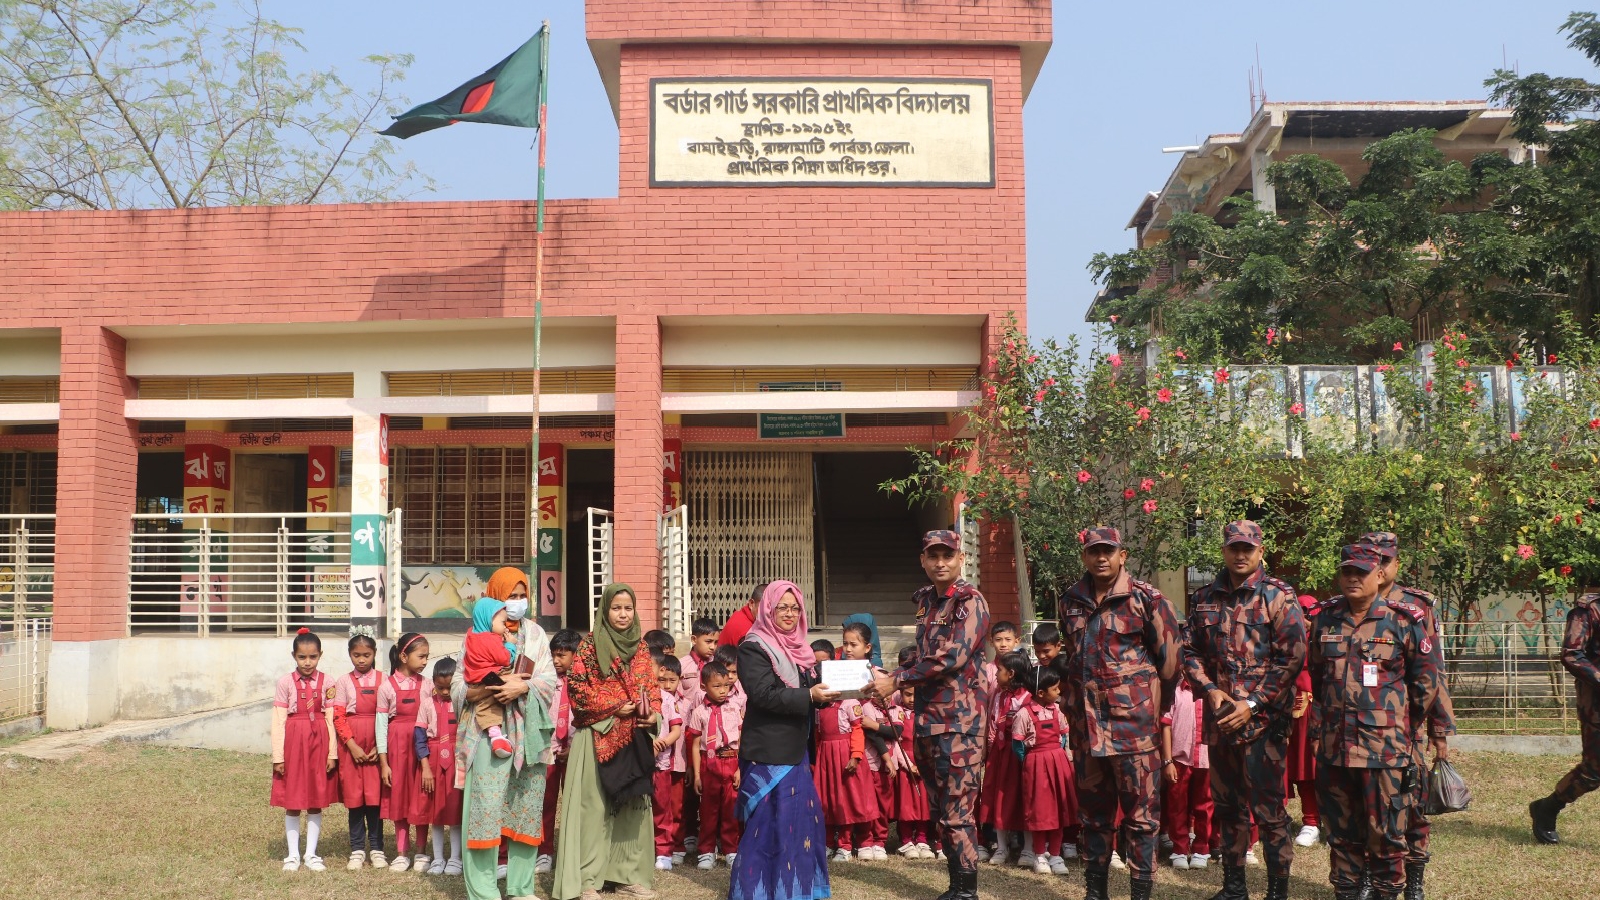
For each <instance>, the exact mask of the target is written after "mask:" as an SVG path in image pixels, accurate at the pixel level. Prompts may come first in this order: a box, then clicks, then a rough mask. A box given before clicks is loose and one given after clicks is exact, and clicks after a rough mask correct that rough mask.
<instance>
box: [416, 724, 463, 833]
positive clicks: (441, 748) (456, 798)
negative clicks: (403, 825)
mask: <svg viewBox="0 0 1600 900" xmlns="http://www.w3.org/2000/svg"><path fill="white" fill-rule="evenodd" d="M417 727H418V728H421V729H423V732H424V733H425V734H426V735H427V737H428V758H427V759H424V760H422V765H425V766H428V767H429V768H430V769H432V771H433V793H431V794H427V793H425V794H423V797H424V798H425V799H426V803H425V804H424V807H425V808H424V811H423V812H422V813H419V814H418V815H417V816H416V817H415V818H413V819H412V820H411V821H412V824H414V825H460V824H461V789H460V788H458V787H456V734H457V727H456V709H455V705H454V704H452V703H451V702H450V698H449V697H439V696H430V697H429V698H428V700H427V702H424V703H423V704H422V710H421V712H420V713H418V715H417Z"/></svg>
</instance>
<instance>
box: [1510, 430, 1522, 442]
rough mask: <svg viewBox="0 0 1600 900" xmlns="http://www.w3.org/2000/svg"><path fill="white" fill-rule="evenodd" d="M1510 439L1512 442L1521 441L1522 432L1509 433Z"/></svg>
mask: <svg viewBox="0 0 1600 900" xmlns="http://www.w3.org/2000/svg"><path fill="white" fill-rule="evenodd" d="M1511 439H1512V440H1513V441H1520V440H1522V432H1520V431H1513V432H1511Z"/></svg>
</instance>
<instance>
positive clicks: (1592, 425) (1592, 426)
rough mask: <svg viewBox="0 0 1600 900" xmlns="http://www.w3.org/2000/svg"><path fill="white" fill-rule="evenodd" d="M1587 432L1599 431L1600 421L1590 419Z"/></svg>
mask: <svg viewBox="0 0 1600 900" xmlns="http://www.w3.org/2000/svg"><path fill="white" fill-rule="evenodd" d="M1589 430H1590V431H1600V419H1590V420H1589Z"/></svg>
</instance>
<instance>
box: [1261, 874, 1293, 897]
mask: <svg viewBox="0 0 1600 900" xmlns="http://www.w3.org/2000/svg"><path fill="white" fill-rule="evenodd" d="M1262 900H1289V870H1288V869H1285V870H1283V871H1282V872H1273V871H1271V870H1270V869H1269V870H1268V871H1267V895H1266V896H1265V897H1263V898H1262Z"/></svg>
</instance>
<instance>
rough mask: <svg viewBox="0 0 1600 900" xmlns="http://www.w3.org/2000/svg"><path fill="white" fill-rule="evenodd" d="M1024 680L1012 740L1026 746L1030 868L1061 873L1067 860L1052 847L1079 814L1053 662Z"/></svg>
mask: <svg viewBox="0 0 1600 900" xmlns="http://www.w3.org/2000/svg"><path fill="white" fill-rule="evenodd" d="M1027 684H1028V687H1029V688H1030V689H1031V691H1032V694H1031V696H1030V697H1029V698H1028V700H1027V702H1025V703H1023V704H1022V706H1021V707H1020V708H1019V709H1018V710H1017V713H1016V715H1015V716H1014V717H1013V719H1012V723H1011V738H1012V740H1014V741H1016V742H1017V743H1018V744H1020V745H1021V746H1022V747H1023V748H1025V755H1024V757H1023V760H1022V793H1023V795H1024V796H1025V797H1026V798H1027V802H1026V803H1025V804H1024V811H1023V817H1024V819H1026V824H1027V826H1028V833H1029V834H1031V835H1032V836H1033V852H1034V854H1035V857H1036V859H1035V861H1034V864H1033V870H1034V871H1035V872H1037V873H1039V874H1041V875H1050V874H1052V873H1053V874H1056V875H1065V874H1067V864H1066V862H1065V861H1064V860H1063V859H1062V858H1061V856H1060V855H1058V853H1057V851H1058V850H1059V849H1060V847H1061V831H1062V829H1063V828H1064V827H1065V826H1066V823H1067V822H1069V821H1075V820H1076V819H1077V817H1078V804H1077V794H1076V792H1075V791H1074V790H1073V787H1072V766H1071V764H1070V763H1068V762H1067V751H1066V750H1065V749H1064V748H1063V746H1062V739H1063V738H1064V737H1065V736H1066V721H1065V717H1064V716H1063V715H1062V712H1061V708H1060V707H1059V706H1058V705H1057V704H1058V703H1059V701H1060V700H1061V675H1060V673H1058V672H1057V671H1056V670H1055V667H1053V666H1036V667H1034V669H1033V671H1032V672H1031V673H1030V674H1029V676H1028V680H1027Z"/></svg>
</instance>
